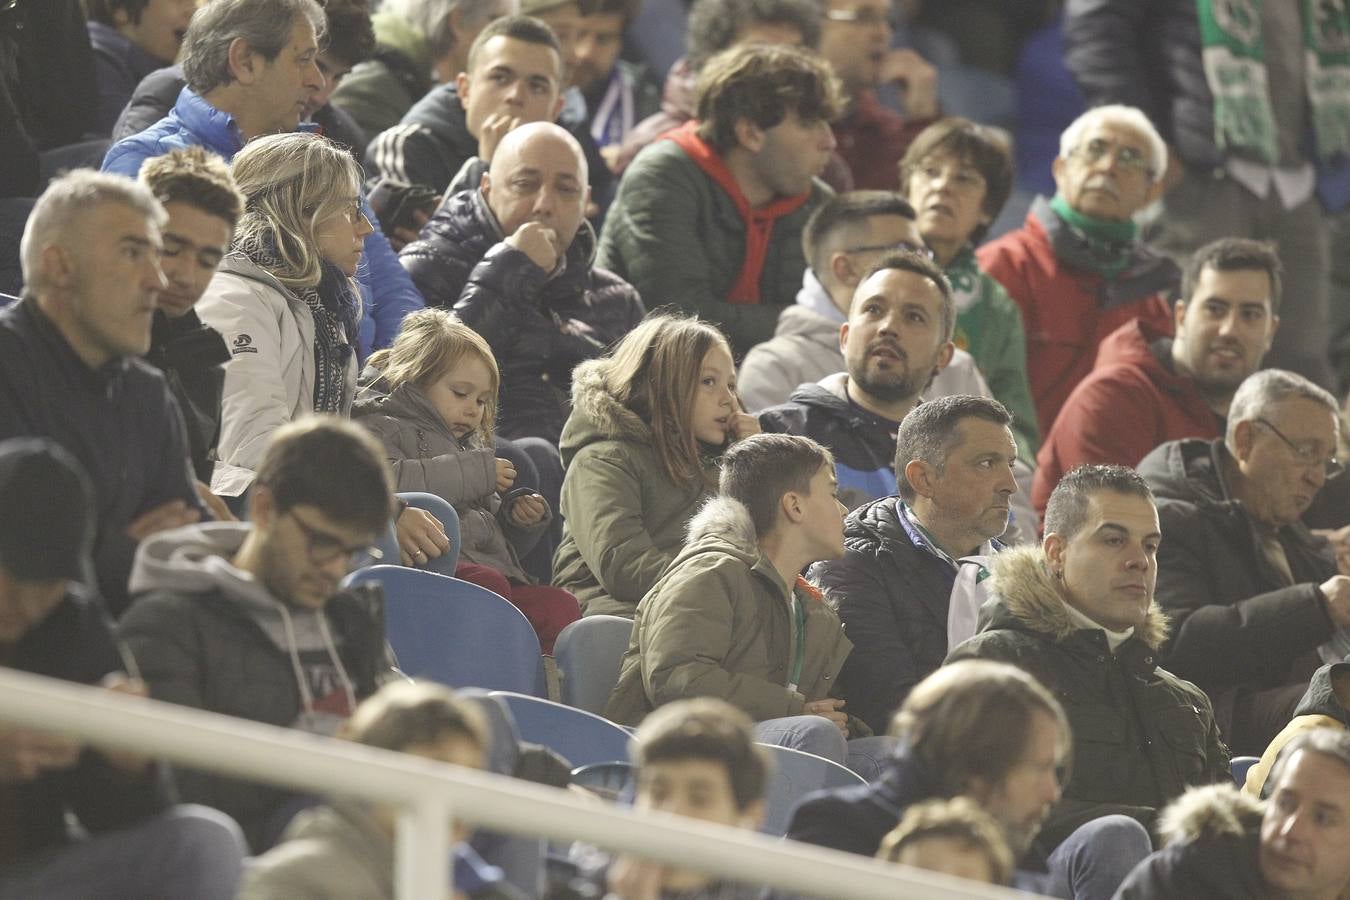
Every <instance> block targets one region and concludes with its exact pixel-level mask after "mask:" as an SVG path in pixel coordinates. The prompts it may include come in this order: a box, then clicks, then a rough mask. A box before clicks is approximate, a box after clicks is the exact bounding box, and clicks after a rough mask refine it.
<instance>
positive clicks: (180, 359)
mask: <svg viewBox="0 0 1350 900" xmlns="http://www.w3.org/2000/svg"><path fill="white" fill-rule="evenodd" d="M145 361H146V362H148V363H150V365H152V366H154V367H155V368H156V369H159V371H160V372H161V373H163V375H164V380H165V381H166V382H168V385H169V390H170V391H171V392H172V393H173V397H174V399H175V400H177V401H178V410H179V412H181V413H182V414H183V424H184V425H186V426H187V440H188V449H189V451H191V453H192V469H193V471H194V472H195V473H196V475H197V480H198V481H200V482H202V483H203V484H210V483H211V472H212V470H213V469H214V468H215V458H216V443H217V442H218V441H219V440H220V404H221V399H222V397H223V396H224V394H225V363H227V362H229V361H230V348H229V347H228V346H226V344H225V339H224V338H223V337H221V336H220V332H219V331H216V330H215V329H214V328H212V327H211V326H209V325H203V324H202V320H201V319H199V318H197V314H196V313H195V312H193V311H191V310H188V312H187V313H186V314H185V315H183V316H181V317H180V318H177V319H170V318H169V317H168V316H166V315H164V314H163V313H162V312H156V313H155V320H154V324H153V325H152V326H151V328H150V352H149V353H147V354H146V355H145Z"/></svg>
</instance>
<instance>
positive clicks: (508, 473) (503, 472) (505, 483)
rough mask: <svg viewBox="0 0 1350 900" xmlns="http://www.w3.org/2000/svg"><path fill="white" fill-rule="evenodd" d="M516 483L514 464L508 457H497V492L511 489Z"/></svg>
mask: <svg viewBox="0 0 1350 900" xmlns="http://www.w3.org/2000/svg"><path fill="white" fill-rule="evenodd" d="M515 483H516V464H515V463H513V462H511V460H509V459H502V458H501V457H500V456H499V457H497V493H499V494H500V493H504V492H506V491H509V490H511V485H513V484H515Z"/></svg>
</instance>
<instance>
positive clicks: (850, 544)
mask: <svg viewBox="0 0 1350 900" xmlns="http://www.w3.org/2000/svg"><path fill="white" fill-rule="evenodd" d="M1010 422H1011V417H1010V416H1009V415H1008V411H1007V410H1006V409H1004V408H1003V406H1002V405H1001V404H1000V403H999V402H998V401H997V400H989V399H985V398H984V397H971V396H968V395H966V396H955V397H939V398H937V399H935V400H928V401H925V402H924V403H921V404H919V406H917V407H915V409H914V411H913V412H911V413H910V414H909V415H907V416H906V417H905V420H904V421H903V422H902V423H901V424H900V432H899V436H898V438H897V440H896V449H895V471H896V480H897V481H898V482H899V495H898V496H895V495H892V496H889V497H883V498H881V499H880V500H873V501H871V502H869V503H864V504H863V505H862V506H860V507H858V508H857V509H855V510H854V511H853V512H851V513H849V514H848V518H847V519H845V520H844V547H845V549H844V555H843V556H842V557H841V558H839V559H834V560H825V561H824V562H821V563H819V564H817V565H816V566H814V567H813V568H812V569H811V572H810V577H811V580H812V581H813V582H814V583H815V584H816V586H817V587H819V588H821V589H822V590H823V591H825V596H826V598H827V599H828V600H829V602H830V605H831V606H833V607H834V609H835V610H836V611H837V612H838V613H839V618H840V619H842V620H843V622H844V628H845V629H846V630H847V632H848V635H849V639H850V640H851V641H853V652H852V653H851V654H849V657H848V659H847V660H846V661H845V662H844V668H843V670H842V671H840V673H839V684H840V687H841V689H842V690H843V692H844V695H845V696H847V697H848V698H849V707H850V710H851V712H852V713H853V714H854V715H856V716H858V717H859V718H860V719H862V720H863V721H864V722H866V723H867V724H868V725H869V726H870V727H871V728H872V730H873V731H875V732H877V733H878V734H880V733H882V732H884V731H885V730H886V726H887V724H888V723H889V722H890V720H891V716H892V715H893V714H894V713H895V710H896V709H897V708H898V707H899V706H900V704H901V703H902V702H904V699H905V696H906V695H907V694H908V693H909V691H910V689H911V688H912V687H913V686H914V685H915V684H916V683H917V682H918V681H920V680H921V679H923V678H925V677H927V676H928V674H929V673H930V672H932V671H933V670H935V669H937V668H938V666H940V665H942V661H943V659H945V658H946V656H947V651H948V650H949V649H950V648H951V647H954V646H956V645H957V644H958V643H960V642H961V641H962V640H965V639H966V638H968V637H970V636H971V635H973V634H974V633H975V623H976V618H977V615H978V613H979V608H978V606H975V605H973V604H972V605H967V606H965V607H964V608H961V609H956V608H951V602H952V601H949V598H950V597H951V596H952V586H953V584H954V583H955V580H956V574H957V569H958V567H959V563H958V562H957V560H959V559H961V558H962V557H966V556H976V555H979V556H985V557H988V556H991V555H992V554H994V553H997V552H999V551H1000V550H1002V549H1003V545H1002V544H1001V543H999V542H998V541H997V540H995V539H996V538H997V537H998V536H999V535H1001V534H1003V532H1004V531H1005V530H1006V529H1007V527H1008V510H1009V499H1010V498H1011V497H1012V494H1013V492H1014V491H1015V490H1016V489H1017V482H1016V481H1015V480H1014V479H1013V473H1012V466H1013V462H1014V461H1015V460H1016V459H1017V445H1016V444H1015V443H1014V442H1013V440H1012V432H1011V430H1010V429H1009V427H1008V426H1009V423H1010Z"/></svg>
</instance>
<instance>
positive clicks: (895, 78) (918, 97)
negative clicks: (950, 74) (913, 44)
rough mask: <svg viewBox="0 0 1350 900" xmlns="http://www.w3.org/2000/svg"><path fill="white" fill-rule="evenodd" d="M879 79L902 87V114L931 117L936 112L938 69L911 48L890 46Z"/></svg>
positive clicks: (882, 63)
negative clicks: (903, 109)
mask: <svg viewBox="0 0 1350 900" xmlns="http://www.w3.org/2000/svg"><path fill="white" fill-rule="evenodd" d="M881 81H882V83H883V84H884V83H888V82H895V83H897V84H901V85H903V86H904V88H905V114H906V115H907V116H909V117H910V118H911V119H931V118H934V117H935V116H936V115H937V114H938V96H937V69H936V68H934V66H933V65H932V64H931V63H929V62H928V60H926V59H924V58H923V57H922V56H920V55H919V54H917V53H915V52H914V51H913V50H909V49H905V48H901V49H898V50H892V51H890V52H889V53H887V54H886V58H885V59H883V60H882V61H881Z"/></svg>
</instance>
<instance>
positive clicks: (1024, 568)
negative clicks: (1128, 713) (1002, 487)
mask: <svg viewBox="0 0 1350 900" xmlns="http://www.w3.org/2000/svg"><path fill="white" fill-rule="evenodd" d="M990 573H991V574H990V578H989V589H990V594H991V596H993V597H996V598H997V600H998V602H999V604H1000V605H1001V606H1002V607H1003V611H1004V613H1005V614H1000V613H996V614H995V616H994V618H993V619H992V620H991V621H990V622H989V625H988V628H989V629H995V628H1006V627H1009V626H1012V625H1015V624H1020V625H1021V626H1023V627H1025V628H1028V629H1030V630H1032V631H1039V632H1041V633H1043V634H1049V635H1051V636H1052V637H1053V638H1054V639H1055V640H1056V641H1062V640H1064V639H1065V638H1067V637H1069V636H1070V635H1072V634H1073V633H1074V632H1076V631H1080V630H1082V629H1081V626H1080V625H1078V624H1077V623H1076V622H1075V621H1074V620H1073V619H1072V618H1071V617H1070V616H1069V612H1068V608H1067V607H1066V606H1065V605H1064V601H1063V600H1061V599H1060V591H1059V586H1058V585H1057V584H1056V583H1055V579H1054V578H1053V577H1052V576H1051V575H1050V570H1049V569H1048V568H1047V566H1046V564H1045V554H1044V553H1043V552H1042V551H1041V548H1040V547H1014V548H1012V549H1009V550H1005V551H1003V552H1002V553H999V554H998V555H996V556H995V557H994V558H993V561H992V562H991V563H990ZM1134 637H1135V638H1138V639H1139V640H1140V641H1142V642H1143V643H1144V644H1146V645H1147V646H1149V647H1150V648H1152V649H1154V650H1157V649H1158V648H1159V647H1161V646H1162V645H1163V642H1164V641H1166V640H1167V615H1166V614H1165V613H1164V612H1163V611H1162V607H1160V606H1158V602H1157V600H1154V601H1153V604H1152V605H1151V606H1150V607H1149V610H1148V615H1147V616H1146V617H1145V619H1144V623H1143V624H1142V625H1140V626H1138V627H1136V628H1135V630H1134Z"/></svg>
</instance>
